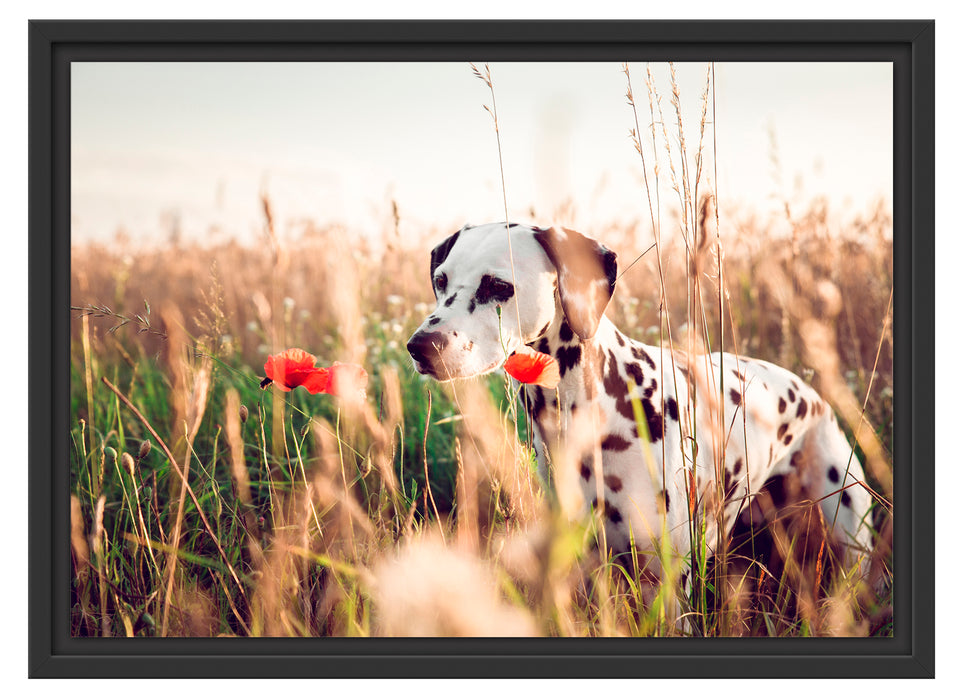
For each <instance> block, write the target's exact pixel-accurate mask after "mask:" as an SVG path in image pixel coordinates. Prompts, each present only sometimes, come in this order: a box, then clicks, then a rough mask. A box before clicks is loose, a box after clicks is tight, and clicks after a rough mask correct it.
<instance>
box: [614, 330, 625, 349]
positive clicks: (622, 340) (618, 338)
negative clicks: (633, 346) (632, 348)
mask: <svg viewBox="0 0 959 700" xmlns="http://www.w3.org/2000/svg"><path fill="white" fill-rule="evenodd" d="M616 342H617V343H619V347H621V348H625V347H626V338H624V337H623V334H622V333H620V332H619V331H616Z"/></svg>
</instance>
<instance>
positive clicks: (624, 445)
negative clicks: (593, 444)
mask: <svg viewBox="0 0 959 700" xmlns="http://www.w3.org/2000/svg"><path fill="white" fill-rule="evenodd" d="M632 444H633V443H632V442H630V441H629V440H627V439H626V438H624V437H622V436H620V435H615V434H611V435H607V436H606V437H604V438H603V442H602V443H601V445H600V446H601V447H602V448H603V449H604V450H610V451H611V452H625V451H626V450H628V449H629V448H630V445H632Z"/></svg>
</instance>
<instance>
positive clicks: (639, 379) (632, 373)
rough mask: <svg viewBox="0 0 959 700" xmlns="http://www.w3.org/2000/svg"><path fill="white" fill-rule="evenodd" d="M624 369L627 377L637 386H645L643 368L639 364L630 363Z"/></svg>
mask: <svg viewBox="0 0 959 700" xmlns="http://www.w3.org/2000/svg"><path fill="white" fill-rule="evenodd" d="M624 369H625V370H626V376H628V377H629V378H630V379H632V380H633V382H634V383H635V384H636V386H642V385H643V368H642V367H641V366H640V365H639V363H638V362H630V363H629V364H627V365H626V366H625V367H624Z"/></svg>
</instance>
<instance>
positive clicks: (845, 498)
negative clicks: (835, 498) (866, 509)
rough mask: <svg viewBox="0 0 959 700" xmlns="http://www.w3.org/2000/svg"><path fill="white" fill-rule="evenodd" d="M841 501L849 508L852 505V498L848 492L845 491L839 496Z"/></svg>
mask: <svg viewBox="0 0 959 700" xmlns="http://www.w3.org/2000/svg"><path fill="white" fill-rule="evenodd" d="M839 502H840V503H842V504H843V505H844V506H846V507H847V508H848V507H849V506H850V505H852V498H851V497H850V496H849V494H848V493H847V492H845V491H843V492H842V496H840V497H839Z"/></svg>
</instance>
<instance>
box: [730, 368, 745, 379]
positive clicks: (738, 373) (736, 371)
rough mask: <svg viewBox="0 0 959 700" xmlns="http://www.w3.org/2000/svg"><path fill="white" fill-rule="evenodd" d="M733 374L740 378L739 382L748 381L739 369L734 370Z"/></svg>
mask: <svg viewBox="0 0 959 700" xmlns="http://www.w3.org/2000/svg"><path fill="white" fill-rule="evenodd" d="M733 374H735V375H736V376H737V377H738V378H739V381H741V382H744V381H746V377H744V376H743V375H742V374H741V373H740V371H739V370H738V369H734V370H733Z"/></svg>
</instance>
